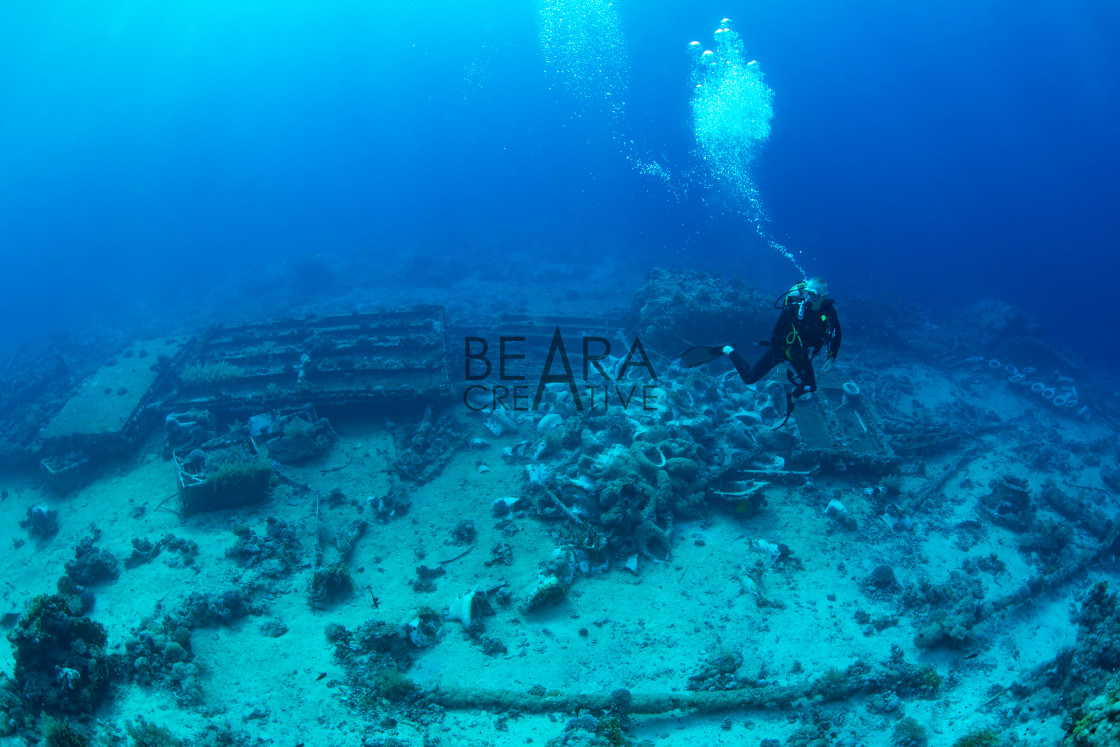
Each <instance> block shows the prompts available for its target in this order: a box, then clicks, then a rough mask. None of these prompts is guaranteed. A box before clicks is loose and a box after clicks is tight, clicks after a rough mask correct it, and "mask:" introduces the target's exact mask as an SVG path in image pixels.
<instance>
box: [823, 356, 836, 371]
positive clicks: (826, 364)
mask: <svg viewBox="0 0 1120 747" xmlns="http://www.w3.org/2000/svg"><path fill="white" fill-rule="evenodd" d="M834 360H836V356H835V355H830V356H828V357H827V358H825V359H824V363H822V364H821V373H828V372H829V371H830V370H831V369H832V362H833V361H834Z"/></svg>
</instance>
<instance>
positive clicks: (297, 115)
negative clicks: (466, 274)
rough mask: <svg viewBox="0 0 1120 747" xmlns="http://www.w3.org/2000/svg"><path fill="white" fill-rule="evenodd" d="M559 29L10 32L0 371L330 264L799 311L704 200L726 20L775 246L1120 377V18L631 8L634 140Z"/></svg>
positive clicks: (206, 26) (19, 28)
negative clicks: (1005, 312)
mask: <svg viewBox="0 0 1120 747" xmlns="http://www.w3.org/2000/svg"><path fill="white" fill-rule="evenodd" d="M538 7H539V4H538V3H534V2H510V1H509V0H491V1H490V2H485V3H481V2H478V3H461V2H459V3H450V2H437V3H415V2H394V3H387V2H375V3H370V2H358V1H357V0H354V1H352V2H343V1H340V0H322V1H320V2H314V3H312V2H306V0H304V1H300V2H297V1H295V0H283V1H277V0H272V1H270V2H263V1H259V2H243V3H227V2H221V3H219V2H200V1H197V0H196V1H192V2H186V1H184V0H168V1H167V2H161V3H158V4H153V3H147V2H138V1H137V0H127V1H126V0H122V1H120V2H115V3H108V4H107V3H94V4H91V3H83V2H76V1H71V2H62V1H57V0H44V1H43V2H38V3H4V4H3V5H2V6H0V143H2V147H0V313H3V314H4V316H5V325H4V327H3V332H2V333H0V334H2V336H3V339H2V340H0V349H2V348H3V347H7V346H10V345H11V344H13V343H15V342H18V341H20V340H31V341H41V340H43V339H45V337H46V336H47V335H48V334H50V333H51V332H53V331H57V330H60V329H66V328H73V327H74V325H75V324H79V323H80V324H81V325H91V324H97V323H106V324H110V323H117V322H120V320H135V319H136V318H138V317H139V315H140V314H142V313H150V311H151V309H153V308H158V307H159V304H161V303H171V302H172V301H174V302H175V303H177V304H183V303H189V302H190V300H191V299H192V298H193V297H195V296H197V297H198V298H199V299H203V298H208V297H209V296H207V295H206V292H207V291H208V289H210V288H212V287H214V286H215V285H222V286H223V287H226V288H229V287H238V286H239V285H242V286H243V287H245V288H246V289H251V288H255V287H257V286H256V285H254V283H255V282H259V280H260V278H267V277H274V276H275V273H276V270H277V268H279V267H285V266H288V265H290V264H291V263H298V262H299V261H300V258H301V257H306V256H309V255H310V256H313V255H320V256H326V257H348V256H357V257H372V258H377V257H379V256H383V255H387V254H389V253H392V254H393V255H397V254H399V252H401V251H416V252H424V253H427V254H428V255H434V256H437V257H439V256H443V257H448V261H451V258H452V257H453V256H455V255H457V256H458V258H459V259H463V258H466V259H467V260H469V259H470V257H471V256H472V254H474V253H478V252H480V251H481V250H480V249H479V247H481V246H483V245H485V246H488V247H493V246H502V247H508V249H509V251H511V252H522V253H524V252H534V253H539V254H540V255H541V257H542V258H548V257H551V256H569V255H566V254H565V252H566V251H567V250H568V249H570V248H572V247H594V248H595V251H596V252H597V254H596V256H600V257H601V256H602V254H603V253H608V254H614V255H616V256H618V257H619V258H622V259H625V260H627V261H628V262H629V263H630V264H634V263H635V262H637V263H638V264H643V263H644V264H646V265H648V266H654V265H664V264H676V265H688V266H705V267H711V268H716V269H724V270H728V271H732V272H735V273H738V274H741V275H743V276H745V277H748V278H750V279H752V280H755V281H756V282H758V283H759V284H760V285H761V286H763V287H764V288H766V287H772V288H775V289H777V290H781V289H782V288H784V287H788V285H789V282H790V281H791V279H794V276H795V271H794V269H793V267H792V265H791V263H789V262H788V261H786V260H785V259H783V258H782V257H781V256H780V255H779V254H777V253H776V252H774V251H773V250H771V249H770V248H768V247H767V246H765V244H764V243H763V242H762V240H761V239H760V238H759V237H758V235H757V234H756V233H755V231H754V228H753V227H752V224H751V223H750V222H749V221H747V220H745V219H744V218H743V217H742V216H740V215H736V214H735V212H734V211H733V210H730V209H729V208H728V204H729V203H728V202H727V201H726V200H724V199H722V198H721V196H720V195H719V194H718V190H713V189H706V188H704V186H703V179H701V178H700V177H699V176H698V170H699V167H698V164H697V159H696V155H695V152H694V139H693V133H692V130H691V122H690V111H689V97H690V94H691V83H690V67H689V60H688V57H687V54H686V49H687V44H688V42H690V41H692V40H694V39H695V40H699V41H701V43H703V44H710V43H711V40H712V32H713V31H714V30H715V28H716V26H717V24H718V22H719V20H720V19H721V18H722V17H724V16H725V15H726V16H730V17H731V18H732V19H733V23H734V28H735V29H736V30H737V32H738V33H739V34H741V35H742V38H743V40H744V42H745V45H746V49H747V52H748V54H749V55H751V56H752V57H754V58H755V59H757V60H758V61H759V63H760V65H761V68H762V70H763V71H764V72H765V75H766V81H767V83H768V84H769V85H770V87H771V88H772V89H773V90H774V110H775V115H774V119H773V123H772V135H771V138H770V140H769V141H768V142H766V143H765V144H764V145H763V146H762V148H761V149H760V152H759V156H758V159H757V163H756V165H755V173H754V178H755V182H756V184H757V187H758V189H759V192H760V194H761V197H762V200H763V203H764V205H765V208H766V211H767V213H768V215H769V217H770V221H769V222H768V223H767V224H766V230H767V231H768V232H769V234H770V235H771V236H773V237H774V238H775V239H776V240H777V241H779V242H780V243H782V244H783V245H785V246H786V247H788V248H789V250H790V251H791V252H792V253H793V254H794V255H795V256H796V257H797V259H798V262H799V263H800V264H801V265H802V266H803V267H805V269H806V270H807V271H808V272H810V273H811V274H820V275H823V276H825V277H827V278H828V279H829V280H830V281H831V285H832V288H833V291H834V294H835V295H836V296H837V297H838V299H840V304H841V308H842V305H843V298H844V297H845V296H846V295H853V294H863V293H870V294H878V293H882V294H885V295H888V296H892V297H897V298H900V299H903V300H905V301H907V302H913V303H917V304H919V305H921V306H925V307H928V308H929V309H931V310H933V311H935V312H942V311H948V310H953V309H962V308H966V307H967V306H969V305H970V304H971V303H973V302H974V301H976V300H979V299H980V298H983V297H995V298H1000V299H1004V300H1007V301H1009V302H1011V303H1014V304H1016V305H1018V306H1020V307H1022V308H1024V309H1025V310H1027V311H1028V312H1029V313H1031V314H1033V315H1034V316H1036V317H1037V318H1039V319H1040V320H1041V321H1043V322H1044V324H1046V325H1047V327H1048V328H1049V329H1050V331H1051V334H1052V335H1053V336H1054V338H1055V339H1056V340H1058V341H1059V342H1060V343H1061V344H1063V345H1064V344H1068V345H1070V346H1071V347H1072V348H1073V349H1075V350H1076V351H1077V352H1079V353H1080V354H1081V355H1083V356H1085V357H1087V358H1090V359H1096V360H1102V361H1108V362H1111V363H1116V362H1117V356H1118V354H1117V353H1116V351H1115V346H1111V348H1112V349H1110V348H1109V346H1106V345H1105V344H1102V340H1107V339H1108V336H1107V332H1108V331H1109V328H1108V327H1106V326H1105V323H1106V321H1107V320H1108V319H1110V317H1111V315H1112V313H1113V308H1114V301H1113V296H1114V295H1115V293H1116V277H1117V273H1118V271H1120V267H1118V262H1117V260H1116V259H1115V256H1114V254H1115V247H1116V245H1117V237H1118V236H1120V218H1118V217H1117V210H1116V205H1117V204H1118V203H1120V181H1118V179H1117V174H1118V173H1120V147H1118V146H1117V143H1116V133H1117V128H1116V122H1117V121H1118V120H1120V75H1118V74H1117V73H1118V72H1120V41H1118V40H1120V5H1118V4H1117V3H1116V2H1111V1H1108V0H1085V1H1083V2H1069V1H1068V0H1045V1H1033V2H1009V1H999V2H964V1H962V0H949V1H948V2H940V3H921V4H919V3H898V2H885V1H884V2H857V3H844V4H837V3H831V2H823V1H821V0H814V1H812V2H807V1H802V2H788V1H787V2H778V1H776V0H773V1H768V2H756V3H741V2H739V3H726V2H725V3H713V2H707V1H699V2H690V3H680V2H665V1H663V0H657V1H656V2H650V0H642V2H637V0H619V2H617V3H615V7H616V8H617V11H618V16H619V19H620V21H621V23H620V32H621V35H622V42H623V43H624V44H625V49H626V51H627V56H628V59H629V65H628V68H627V70H628V75H627V81H626V84H627V86H626V92H625V106H624V108H623V116H622V117H621V118H612V117H610V116H608V115H607V114H606V113H605V112H604V111H603V110H600V109H597V108H596V107H595V106H589V105H588V104H587V102H586V101H584V102H581V101H579V100H578V97H577V96H575V95H573V93H572V92H571V91H570V90H567V89H565V88H564V87H563V86H562V85H559V84H558V81H557V80H556V79H555V76H549V75H547V74H546V73H545V71H544V69H543V68H544V66H543V63H542V57H541V49H540V44H539V42H538V38H537V28H538ZM630 141H633V143H631V142H630ZM634 154H638V155H641V156H642V157H648V158H652V159H656V160H657V162H658V163H659V164H662V165H664V166H665V167H666V168H667V169H668V170H669V171H670V172H671V173H672V175H673V179H674V182H673V186H674V189H676V194H674V193H673V192H672V191H670V190H669V189H666V188H665V187H664V186H663V185H662V184H661V183H660V182H658V181H657V180H655V179H651V178H649V177H647V176H643V175H642V174H640V173H638V172H637V171H636V170H634V169H633V168H631V165H630V164H629V163H628V161H627V155H631V156H633V155H634ZM641 281H642V277H641V274H639V273H635V276H634V277H633V278H632V279H631V281H630V282H631V284H632V285H633V287H635V288H636V287H637V286H638V285H640V284H641ZM564 282H566V283H570V282H571V280H570V278H566V279H565V281H564ZM200 302H201V301H200ZM145 310H146V311H145Z"/></svg>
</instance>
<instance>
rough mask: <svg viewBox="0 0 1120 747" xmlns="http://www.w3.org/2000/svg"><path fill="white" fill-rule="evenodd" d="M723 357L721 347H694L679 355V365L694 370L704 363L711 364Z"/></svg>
mask: <svg viewBox="0 0 1120 747" xmlns="http://www.w3.org/2000/svg"><path fill="white" fill-rule="evenodd" d="M722 356H723V346H722V345H716V346H715V347H710V346H708V345H695V346H693V347H691V348H689V349H688V350H686V351H684V352H683V353H681V356H680V358H681V364H682V365H683V366H684V367H685V368H696V367H697V366H702V365H704V364H705V363H711V362H712V361H714V360H715V359H716V358H720V357H722Z"/></svg>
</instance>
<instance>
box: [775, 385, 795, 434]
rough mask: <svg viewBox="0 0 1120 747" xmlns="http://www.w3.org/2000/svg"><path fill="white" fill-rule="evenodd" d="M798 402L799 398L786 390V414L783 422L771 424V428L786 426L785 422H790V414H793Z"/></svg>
mask: <svg viewBox="0 0 1120 747" xmlns="http://www.w3.org/2000/svg"><path fill="white" fill-rule="evenodd" d="M796 404H797V400H795V399H794V398H793V395H792V394H791V393H790V392H786V416H785V417H784V418H782V422H780V423H778V424H777V425H774V426H771V427H770V430H772V431H776V430H778V429H779V428H784V427H785V424H786V423H788V422H789V416H790V415H792V414H793V408H794V406H795V405H796Z"/></svg>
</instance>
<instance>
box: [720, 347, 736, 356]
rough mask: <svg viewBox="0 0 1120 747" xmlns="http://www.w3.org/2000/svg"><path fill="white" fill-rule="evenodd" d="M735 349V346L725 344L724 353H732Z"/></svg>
mask: <svg viewBox="0 0 1120 747" xmlns="http://www.w3.org/2000/svg"><path fill="white" fill-rule="evenodd" d="M734 350H735V348H733V347H731V346H730V345H724V346H723V354H724V355H731V353H732V352H734Z"/></svg>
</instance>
